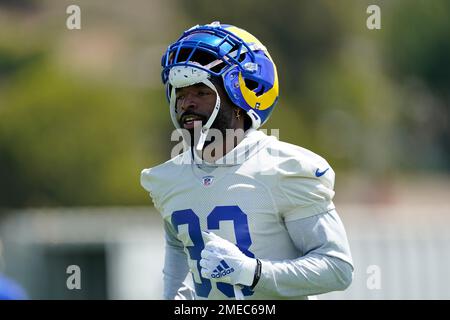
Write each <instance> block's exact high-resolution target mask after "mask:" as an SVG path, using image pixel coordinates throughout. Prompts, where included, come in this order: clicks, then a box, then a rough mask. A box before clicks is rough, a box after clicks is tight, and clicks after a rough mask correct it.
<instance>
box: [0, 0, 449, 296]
mask: <svg viewBox="0 0 450 320" xmlns="http://www.w3.org/2000/svg"><path fill="white" fill-rule="evenodd" d="M371 4H377V5H378V6H379V7H380V9H381V29H380V30H369V29H368V28H367V26H366V19H367V18H368V16H369V14H368V13H367V12H366V9H367V7H368V6H369V5H371ZM69 5H78V6H79V7H80V10H81V29H80V30H69V29H67V27H66V20H67V18H68V17H69V14H67V13H66V9H67V7H68V6H69ZM448 12H450V3H449V2H448V1H446V0H434V1H428V2H426V1H419V0H413V1H410V0H398V1H381V0H377V1H369V0H364V1H356V0H355V1H352V0H343V1H339V2H336V1H327V0H319V1H314V2H311V1H291V0H279V1H276V2H274V1H270V0H258V1H257V0H249V1H245V2H242V1H239V0H229V1H227V2H226V3H221V2H218V3H215V4H214V6H212V5H211V3H210V1H207V0H189V1H188V0H168V1H166V0H151V1H145V0H133V1H131V2H120V1H109V0H96V1H88V0H77V1H68V0H63V1H51V0H43V1H38V0H0V239H2V240H3V242H4V258H5V266H4V268H3V269H4V272H5V274H6V275H8V276H10V277H12V278H13V279H15V280H17V281H18V283H20V284H22V285H23V286H24V287H25V289H26V291H27V292H28V293H29V295H30V298H32V299H39V298H42V299H59V298H67V299H91V298H101V299H103V298H104V299H121V298H123V299H132V298H138V299H158V298H160V297H161V295H162V292H161V288H162V285H161V279H162V275H161V268H162V263H163V252H164V247H163V246H164V239H163V233H162V232H163V231H162V227H161V218H160V217H159V216H158V214H157V213H156V211H154V209H153V207H152V205H151V202H150V199H149V197H148V195H147V194H146V193H145V192H144V190H143V189H142V188H141V186H140V184H139V174H140V171H141V169H143V168H147V167H151V166H154V165H156V164H158V163H160V162H163V161H165V160H167V159H168V158H169V157H170V151H171V148H172V147H173V146H174V145H175V144H176V142H171V141H170V134H171V131H172V129H173V128H172V123H171V121H170V117H169V113H168V106H167V101H166V99H165V95H164V90H163V87H162V85H161V82H160V58H161V55H162V53H163V52H164V50H165V48H166V46H167V45H168V44H169V43H171V42H172V41H173V40H175V39H176V38H178V37H179V35H180V33H181V32H182V31H183V30H185V29H186V28H188V27H190V26H193V25H196V24H204V23H209V22H212V21H215V20H218V21H221V22H223V23H229V24H234V25H237V26H240V27H243V28H244V29H247V30H249V31H251V32H252V34H255V35H256V36H257V37H258V38H260V39H261V40H262V41H263V42H264V43H265V44H266V45H267V47H268V48H269V49H270V52H271V54H272V57H273V58H274V60H275V61H276V63H277V67H278V72H279V76H280V90H281V95H280V101H279V104H278V106H277V108H276V110H275V111H274V113H273V116H272V117H271V119H270V120H269V121H268V123H267V125H266V126H265V128H266V129H272V128H275V129H279V133H280V139H281V140H284V141H287V142H291V143H294V144H297V145H300V146H304V147H306V148H308V149H311V150H313V151H314V152H316V153H318V154H320V155H322V156H323V157H325V158H326V159H327V160H328V161H329V162H330V164H331V165H332V166H333V168H334V169H335V171H336V174H337V177H336V203H337V206H338V209H339V214H340V215H341V216H342V217H343V220H344V223H345V225H346V227H347V231H348V236H349V238H350V242H351V246H352V249H353V254H354V259H355V264H356V268H357V269H356V273H355V281H354V283H353V285H352V286H351V287H350V289H349V290H347V291H346V292H344V293H331V294H328V295H324V296H323V297H321V298H332V299H334V298H362V299H364V298H367V299H371V298H375V299H378V298H380V299H384V298H386V299H390V298H413V299H415V298H439V299H440V298H447V299H448V298H449V292H450V291H449V290H446V288H445V284H446V283H449V279H448V277H449V276H448V275H447V274H446V272H445V270H447V269H449V264H450V262H449V256H450V253H449V252H450V250H449V246H450V245H449V239H448V236H447V235H446V233H445V226H447V225H449V222H450V221H449V217H450V199H449V197H448V195H449V194H450V179H449V172H450V144H449V142H450V134H449V133H450V128H449V114H450V40H449V39H450V19H448ZM249 13H251V18H249ZM268 13H271V14H270V15H269V16H268ZM70 265H77V266H79V267H80V270H81V279H82V289H81V290H69V289H68V288H67V285H66V281H67V277H68V276H70V275H69V274H68V273H67V267H68V266H70ZM370 266H374V267H373V268H372V267H371V268H369V267H370ZM378 267H379V269H377V268H378ZM367 268H369V269H367ZM377 270H379V271H380V272H381V285H382V287H381V289H369V288H368V285H367V281H369V282H370V281H372V280H373V278H369V277H370V276H371V275H372V272H374V273H377ZM368 279H369V280H368ZM371 279H372V280H371ZM375 282H376V281H375ZM369 287H370V285H369Z"/></svg>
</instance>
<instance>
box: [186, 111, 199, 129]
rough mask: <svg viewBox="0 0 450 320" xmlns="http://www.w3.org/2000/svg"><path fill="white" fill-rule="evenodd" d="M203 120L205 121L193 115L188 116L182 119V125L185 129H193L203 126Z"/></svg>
mask: <svg viewBox="0 0 450 320" xmlns="http://www.w3.org/2000/svg"><path fill="white" fill-rule="evenodd" d="M202 120H203V119H202V117H199V116H196V115H193V114H188V115H185V116H183V117H182V118H181V124H182V125H183V127H184V128H185V129H191V128H194V127H196V126H201V125H202Z"/></svg>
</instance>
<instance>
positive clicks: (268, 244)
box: [141, 129, 334, 299]
mask: <svg viewBox="0 0 450 320" xmlns="http://www.w3.org/2000/svg"><path fill="white" fill-rule="evenodd" d="M192 157H193V153H192V152H191V150H188V151H186V152H184V153H182V154H180V155H179V156H177V157H175V158H173V159H171V160H169V161H167V162H165V163H163V164H161V165H159V166H156V167H154V168H150V169H145V170H143V171H142V175H141V184H142V186H143V187H144V188H145V189H146V190H147V191H149V192H150V195H151V197H152V199H153V202H154V205H155V207H156V209H157V210H158V211H159V212H160V213H161V215H162V217H163V219H164V220H165V222H166V223H167V224H168V225H169V226H171V227H173V229H172V230H173V233H174V234H175V236H176V238H177V239H178V240H179V241H181V242H182V243H183V245H184V251H185V252H186V254H187V257H188V264H189V268H190V270H191V273H192V276H193V281H194V285H195V294H196V298H197V299H228V298H234V293H233V287H232V286H231V285H229V284H225V283H221V282H214V281H211V280H209V279H204V278H203V277H201V273H200V266H199V261H200V259H201V257H200V253H201V251H202V250H203V248H204V239H203V237H202V231H212V232H214V233H215V234H217V235H218V236H220V237H222V238H225V239H228V240H229V241H231V242H233V243H235V244H236V245H237V246H238V247H239V248H240V249H241V251H242V252H244V253H245V254H246V255H248V256H250V257H256V258H260V259H267V260H278V261H280V260H285V259H295V258H298V257H299V256H301V255H302V253H300V252H299V251H298V249H296V247H295V246H294V244H293V241H292V240H291V238H290V237H289V234H288V232H287V229H286V225H285V222H286V221H293V220H297V219H302V218H306V217H310V216H313V215H317V214H321V213H324V212H327V211H330V210H332V209H334V204H333V202H332V198H333V196H334V191H333V188H334V171H333V170H332V168H331V167H330V165H329V164H328V163H327V162H326V161H325V160H324V159H323V158H321V157H320V156H318V155H316V154H314V153H313V152H311V151H309V150H306V149H304V148H301V147H298V146H295V145H292V144H288V143H285V142H281V141H279V140H278V139H277V138H276V137H273V136H267V135H266V134H264V133H263V132H262V131H258V130H253V129H250V130H248V131H247V132H246V135H245V137H244V139H243V140H242V141H241V143H239V144H238V146H237V147H236V148H235V149H233V151H232V152H230V153H228V154H227V155H226V156H225V157H224V158H222V159H220V160H218V161H216V163H215V164H211V165H205V164H202V165H199V164H197V163H198V162H197V161H198V159H196V158H195V157H194V160H192ZM243 293H244V295H245V296H246V299H267V298H270V297H267V296H265V295H264V294H263V293H258V292H257V290H255V291H251V290H250V289H249V288H245V289H244V290H243Z"/></svg>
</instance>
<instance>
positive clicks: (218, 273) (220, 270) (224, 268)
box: [211, 260, 234, 278]
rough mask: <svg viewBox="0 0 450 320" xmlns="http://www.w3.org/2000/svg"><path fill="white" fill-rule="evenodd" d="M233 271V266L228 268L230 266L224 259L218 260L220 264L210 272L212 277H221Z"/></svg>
mask: <svg viewBox="0 0 450 320" xmlns="http://www.w3.org/2000/svg"><path fill="white" fill-rule="evenodd" d="M232 272H234V268H230V266H229V265H228V264H227V263H226V262H225V260H222V261H220V264H219V265H218V266H217V267H216V268H215V269H214V270H213V273H212V274H211V277H212V278H221V277H225V276H226V275H228V274H230V273H232Z"/></svg>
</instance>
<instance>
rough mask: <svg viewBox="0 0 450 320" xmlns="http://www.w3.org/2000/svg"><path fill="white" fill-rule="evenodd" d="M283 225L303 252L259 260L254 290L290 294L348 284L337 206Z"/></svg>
mask: <svg viewBox="0 0 450 320" xmlns="http://www.w3.org/2000/svg"><path fill="white" fill-rule="evenodd" d="M286 227H287V230H288V232H289V234H290V236H291V238H292V241H293V242H294V244H295V246H296V247H297V248H298V250H299V251H300V252H301V253H302V254H303V255H302V256H301V257H299V258H297V259H292V260H283V261H268V260H262V261H261V262H262V268H261V271H262V272H261V278H260V280H259V282H258V284H257V285H256V287H255V290H258V291H259V290H261V291H265V292H270V294H271V295H277V296H279V297H280V298H289V297H296V296H307V295H315V294H322V293H326V292H330V291H337V290H344V289H346V288H347V287H348V286H349V285H350V283H351V281H352V278H353V264H352V258H351V254H350V249H349V245H348V241H347V236H346V233H345V229H344V226H343V224H342V222H341V220H340V219H339V216H338V214H337V212H336V210H331V211H329V212H326V213H323V214H319V215H315V216H311V217H307V218H303V219H298V220H293V221H288V222H286Z"/></svg>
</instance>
